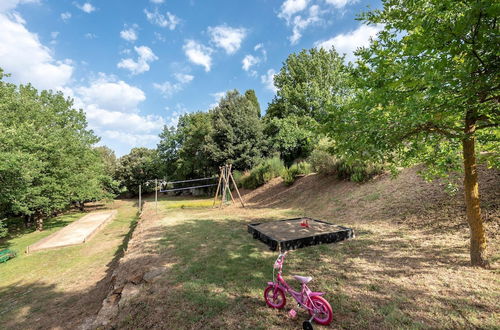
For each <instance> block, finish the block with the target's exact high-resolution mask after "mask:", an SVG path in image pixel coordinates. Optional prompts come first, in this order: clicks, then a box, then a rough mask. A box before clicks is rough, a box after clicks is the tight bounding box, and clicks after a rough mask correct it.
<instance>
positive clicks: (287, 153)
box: [265, 48, 351, 164]
mask: <svg viewBox="0 0 500 330" xmlns="http://www.w3.org/2000/svg"><path fill="white" fill-rule="evenodd" d="M348 74H349V72H348V70H347V67H346V66H345V65H344V57H342V56H339V55H338V54H337V52H336V51H335V49H333V48H332V49H331V50H328V51H327V50H324V49H316V48H313V49H310V50H302V51H301V52H299V53H297V54H290V55H289V56H288V58H287V60H286V61H285V62H284V63H283V67H282V68H281V70H280V72H279V73H278V74H277V75H276V76H275V77H274V84H275V86H276V88H277V89H278V91H277V96H276V97H275V98H274V100H273V101H272V102H271V104H269V107H268V109H267V113H266V116H265V123H266V128H265V132H266V135H267V136H268V138H267V139H268V140H270V141H272V142H271V145H272V147H273V148H274V150H276V151H279V152H280V154H281V158H283V160H285V162H286V163H287V164H290V163H291V162H293V160H295V159H296V158H304V157H307V156H308V155H309V154H310V153H311V151H312V150H313V148H314V145H315V144H316V142H317V141H318V138H319V137H318V136H319V135H320V134H319V131H318V130H317V129H316V128H317V127H318V123H321V122H323V121H324V120H325V118H326V115H327V110H328V109H331V108H332V107H335V108H338V107H340V106H341V105H343V102H344V100H345V98H346V95H348V94H349V93H350V91H351V88H350V85H349V81H350V80H349V79H348V78H349V76H348Z"/></svg>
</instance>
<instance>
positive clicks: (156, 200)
mask: <svg viewBox="0 0 500 330" xmlns="http://www.w3.org/2000/svg"><path fill="white" fill-rule="evenodd" d="M155 209H156V213H158V179H155Z"/></svg>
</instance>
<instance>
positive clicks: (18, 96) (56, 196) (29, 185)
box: [0, 70, 99, 230]
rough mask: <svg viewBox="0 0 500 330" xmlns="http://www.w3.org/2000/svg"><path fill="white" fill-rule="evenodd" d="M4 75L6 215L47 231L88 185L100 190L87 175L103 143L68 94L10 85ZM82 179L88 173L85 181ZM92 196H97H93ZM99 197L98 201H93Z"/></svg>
mask: <svg viewBox="0 0 500 330" xmlns="http://www.w3.org/2000/svg"><path fill="white" fill-rule="evenodd" d="M2 78H3V72H2V71H1V70H0V157H1V159H2V161H1V162H0V183H1V187H2V192H1V194H0V213H2V214H8V215H13V216H24V217H25V220H26V223H28V224H29V223H31V222H33V221H34V222H35V223H36V225H37V229H38V230H42V229H43V222H44V220H45V219H46V218H47V217H49V216H52V215H53V214H54V213H56V212H60V211H62V210H64V209H65V208H67V207H68V206H69V205H70V204H71V202H72V201H74V199H73V198H75V197H76V196H77V195H78V193H79V190H80V185H81V184H85V185H86V187H87V188H88V189H87V188H86V189H85V190H86V191H87V192H88V194H87V197H88V198H92V199H93V198H97V197H98V193H97V192H98V191H99V189H97V188H96V186H92V189H90V187H89V185H91V184H93V183H94V182H96V181H95V180H93V178H94V174H95V175H99V173H94V172H89V171H87V169H88V168H87V167H86V166H88V165H89V164H91V163H92V161H91V160H90V159H88V157H92V153H91V152H90V151H91V149H92V145H93V144H95V143H97V142H98V141H99V139H98V138H97V137H96V136H95V135H94V133H93V132H92V131H91V130H88V129H87V122H86V119H85V114H84V113H83V111H82V110H76V109H73V102H72V100H70V99H66V98H65V97H64V96H63V94H62V93H60V92H57V93H53V92H51V91H42V92H38V91H37V90H36V89H35V88H33V87H32V86H31V85H27V86H23V85H21V86H16V85H14V84H10V83H5V82H4V81H3V80H2ZM82 173H87V174H88V175H89V176H87V177H86V178H85V179H84V180H83V179H81V175H82ZM89 189H90V190H92V193H90V191H89ZM92 194H95V195H94V196H92V197H91V196H90V195H92Z"/></svg>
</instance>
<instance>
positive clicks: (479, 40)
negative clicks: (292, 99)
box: [327, 0, 500, 266]
mask: <svg viewBox="0 0 500 330" xmlns="http://www.w3.org/2000/svg"><path fill="white" fill-rule="evenodd" d="M499 13H500V6H499V4H498V2H495V1H482V0H479V1H454V0H425V1H418V2H417V1H409V0H400V1H394V0H386V1H384V8H383V9H382V10H375V11H372V12H368V13H365V14H363V15H362V16H361V18H362V19H363V20H364V21H365V22H366V23H368V24H384V29H383V31H382V32H381V33H379V35H378V39H377V40H375V41H373V42H372V43H371V45H370V46H369V47H368V48H365V49H361V50H359V51H358V55H359V57H360V58H359V61H358V67H357V68H356V69H355V70H354V71H353V74H354V77H356V80H357V81H356V82H357V88H358V89H357V91H356V92H357V97H356V98H355V99H354V101H353V102H352V103H351V104H350V105H349V106H348V107H344V108H343V109H341V108H337V109H335V108H332V111H331V114H330V121H329V125H327V130H328V131H329V133H330V135H331V136H332V137H333V138H334V139H335V141H336V146H337V148H338V149H339V150H341V151H344V152H346V154H349V155H351V157H360V158H361V157H363V158H370V159H376V160H378V161H380V162H388V163H390V164H393V165H394V166H398V165H410V164H414V163H418V162H424V163H426V164H427V165H428V172H427V174H428V176H429V177H435V176H441V177H443V176H445V175H446V174H447V173H449V172H450V171H451V170H456V169H460V163H462V168H463V173H464V192H465V204H466V209H467V221H468V224H469V228H470V233H471V235H470V257H471V263H472V265H477V266H486V265H487V257H486V235H485V230H484V225H483V220H482V217H481V208H480V198H479V192H478V174H477V168H476V167H477V165H476V154H477V153H478V149H479V150H484V149H482V148H484V147H485V146H489V147H491V146H492V145H494V146H495V147H496V154H497V156H498V150H499V149H498V147H499V144H498V142H499V134H498V128H497V127H498V125H499V124H500V112H499V110H498V109H499V107H498V103H499V101H500V93H499V89H500V75H498V72H499V71H500V70H499V65H500V57H499V54H500V39H499V36H500V35H499V34H498V24H497V18H498V14H499ZM460 146H461V148H460ZM460 149H461V152H460Z"/></svg>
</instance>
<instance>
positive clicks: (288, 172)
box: [281, 162, 311, 186]
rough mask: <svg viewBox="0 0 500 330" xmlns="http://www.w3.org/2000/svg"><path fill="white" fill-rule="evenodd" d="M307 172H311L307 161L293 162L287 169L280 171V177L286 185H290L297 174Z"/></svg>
mask: <svg viewBox="0 0 500 330" xmlns="http://www.w3.org/2000/svg"><path fill="white" fill-rule="evenodd" d="M309 173H311V164H309V163H308V162H300V163H296V164H293V165H292V166H290V168H288V169H284V170H283V172H282V173H281V177H282V178H283V182H284V183H285V184H286V185H287V186H291V185H292V184H293V183H294V182H295V180H296V179H297V177H298V176H299V175H306V174H309Z"/></svg>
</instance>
